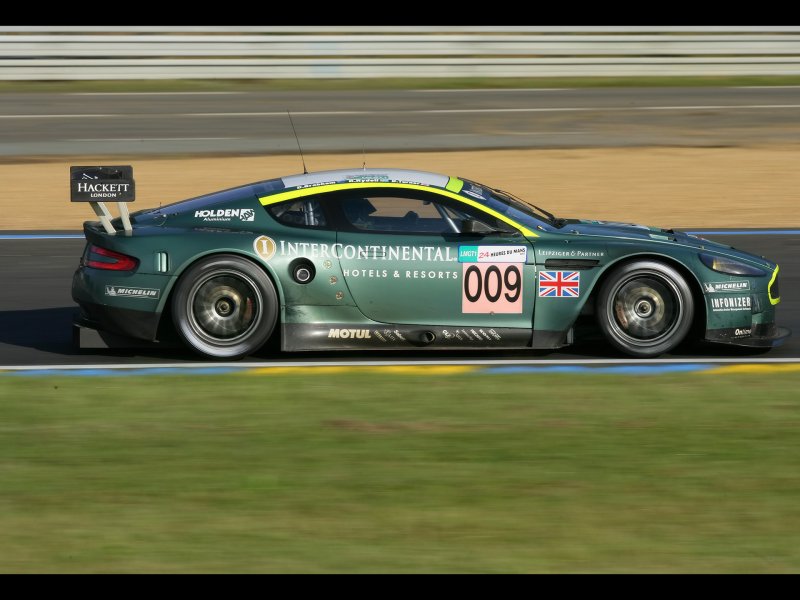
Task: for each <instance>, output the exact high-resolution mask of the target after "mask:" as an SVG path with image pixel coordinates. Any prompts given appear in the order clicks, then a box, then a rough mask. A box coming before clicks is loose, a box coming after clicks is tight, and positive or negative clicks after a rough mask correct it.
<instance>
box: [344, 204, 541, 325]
mask: <svg viewBox="0 0 800 600" xmlns="http://www.w3.org/2000/svg"><path fill="white" fill-rule="evenodd" d="M335 202H336V204H337V206H338V210H339V221H340V224H339V227H338V228H337V229H338V232H337V246H338V256H339V259H340V264H341V269H342V273H343V276H344V278H345V281H346V284H347V287H348V289H349V292H350V294H351V295H352V298H353V300H354V301H355V303H356V305H357V306H358V307H359V309H360V310H361V312H362V313H363V314H364V315H365V316H367V317H369V318H370V319H373V320H375V321H379V322H383V323H396V324H417V325H445V326H472V327H509V328H526V329H530V328H531V326H532V315H533V307H534V301H535V290H534V282H535V265H534V264H533V263H534V257H533V250H532V248H531V245H530V243H529V242H528V241H527V240H526V239H525V237H524V236H523V235H521V234H520V233H518V232H514V231H511V230H510V228H508V227H507V228H506V229H507V230H506V231H504V232H499V231H497V230H492V228H493V227H496V225H497V223H496V220H495V219H494V218H493V217H491V216H490V215H487V214H484V213H482V212H481V211H480V210H479V209H477V208H474V207H473V206H470V205H467V204H463V205H462V203H459V202H458V201H457V200H454V199H452V198H447V197H443V196H440V195H437V194H435V193H434V192H424V191H418V190H407V189H394V188H389V189H387V188H378V189H359V190H357V191H349V192H347V193H345V194H340V196H339V197H338V198H337V199H336V200H335ZM467 221H472V222H473V224H474V223H477V226H475V225H473V226H472V227H471V229H473V230H474V231H473V232H472V233H466V232H463V230H464V229H467V228H468V227H465V223H466V222H467ZM478 231H481V232H478Z"/></svg>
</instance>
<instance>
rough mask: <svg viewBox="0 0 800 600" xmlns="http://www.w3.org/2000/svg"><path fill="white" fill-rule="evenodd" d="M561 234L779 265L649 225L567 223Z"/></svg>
mask: <svg viewBox="0 0 800 600" xmlns="http://www.w3.org/2000/svg"><path fill="white" fill-rule="evenodd" d="M560 232H561V233H573V234H577V235H586V236H602V237H608V238H613V239H615V240H619V239H621V238H623V239H624V238H627V239H630V240H637V241H651V242H671V243H675V244H680V245H682V246H688V247H690V248H697V249H698V250H704V251H711V252H718V253H721V254H724V255H726V256H731V257H735V258H739V259H743V260H747V261H750V262H753V263H756V264H758V265H760V266H767V267H769V268H771V269H773V268H774V267H775V263H773V262H770V261H769V260H767V259H765V258H764V257H761V256H757V255H755V254H751V253H750V252H744V251H742V250H737V249H736V248H734V247H733V246H728V245H727V244H720V243H719V242H714V241H711V240H708V239H705V238H701V237H699V236H696V235H691V234H688V233H684V232H682V231H675V230H673V229H662V228H661V227H649V226H647V225H637V224H635V223H618V222H613V221H593V220H586V219H566V224H565V225H564V227H563V228H562V229H561V230H560Z"/></svg>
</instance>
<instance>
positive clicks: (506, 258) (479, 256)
mask: <svg viewBox="0 0 800 600" xmlns="http://www.w3.org/2000/svg"><path fill="white" fill-rule="evenodd" d="M527 258H528V249H527V247H526V246H459V247H458V262H462V263H524V262H525V260H526V259H527Z"/></svg>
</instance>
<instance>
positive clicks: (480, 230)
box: [461, 219, 495, 235]
mask: <svg viewBox="0 0 800 600" xmlns="http://www.w3.org/2000/svg"><path fill="white" fill-rule="evenodd" d="M494 231H495V230H494V229H492V228H491V227H489V226H488V225H486V224H485V223H481V222H480V221H476V220H475V219H466V220H465V221H463V222H462V223H461V233H474V234H479V235H485V234H487V233H493V232H494Z"/></svg>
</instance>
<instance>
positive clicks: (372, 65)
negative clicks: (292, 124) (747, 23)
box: [0, 25, 800, 80]
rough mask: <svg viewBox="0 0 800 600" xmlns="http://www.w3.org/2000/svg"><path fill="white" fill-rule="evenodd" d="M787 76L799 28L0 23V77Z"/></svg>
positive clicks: (797, 67)
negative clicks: (195, 25)
mask: <svg viewBox="0 0 800 600" xmlns="http://www.w3.org/2000/svg"><path fill="white" fill-rule="evenodd" d="M798 74H800V26H786V27H778V26H775V27H737V26H720V27H652V26H647V27H631V26H625V27H544V26H541V27H536V26H520V27H513V26H509V27H478V26H466V27H465V26H456V27H443V26H437V27H431V26H420V27H410V26H398V27H388V26H376V27H366V26H360V27H356V26H352V27H347V26H317V27H277V26H275V27H269V26H254V27H222V26H220V27H215V26H202V27H160V26H130V27H127V26H126V27H112V26H109V27H97V26H92V27H75V26H60V27H59V26H53V27H46V26H41V27H40V26H18V27H13V26H1V25H0V79H2V80H68V79H73V80H75V79H220V78H228V79H278V78H291V79H296V78H304V79H310V78H320V79H323V78H365V77H606V76H607V77H622V76H652V75H660V76H676V75H678V76H684V75H705V76H720V75H723V76H724V75H728V76H732V75H735V76H741V75H798Z"/></svg>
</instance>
